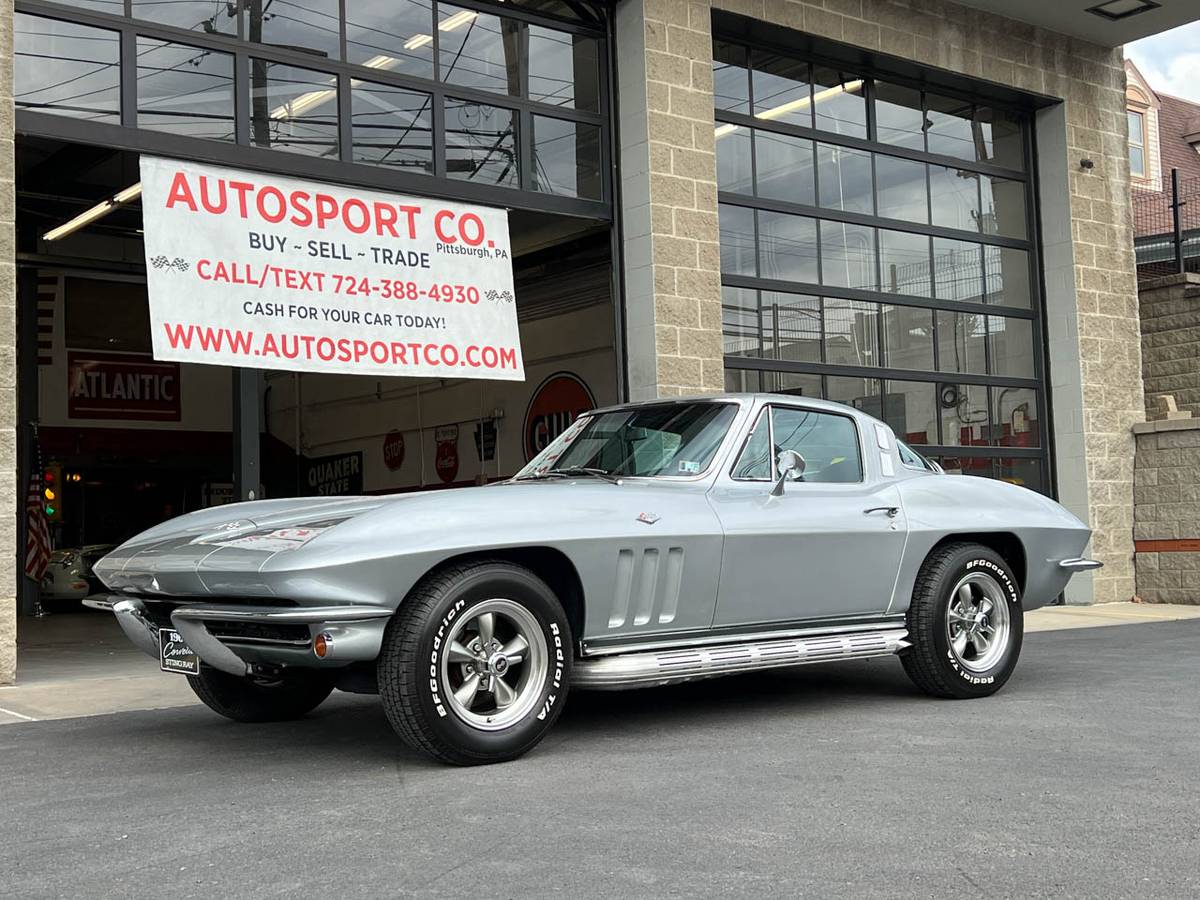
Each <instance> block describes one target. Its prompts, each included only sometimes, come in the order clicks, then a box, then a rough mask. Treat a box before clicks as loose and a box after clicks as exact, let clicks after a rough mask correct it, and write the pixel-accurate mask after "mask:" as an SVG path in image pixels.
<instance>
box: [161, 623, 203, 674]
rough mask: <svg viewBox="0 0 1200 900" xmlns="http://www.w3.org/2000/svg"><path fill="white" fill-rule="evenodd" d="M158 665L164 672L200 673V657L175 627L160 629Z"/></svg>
mask: <svg viewBox="0 0 1200 900" xmlns="http://www.w3.org/2000/svg"><path fill="white" fill-rule="evenodd" d="M158 667H159V668H160V669H162V670H163V671H164V672H179V673H181V674H183V675H199V674H200V657H199V656H197V655H196V651H194V650H193V649H192V648H191V647H189V646H188V645H187V642H186V641H184V639H183V636H182V635H181V634H180V633H179V632H178V631H176V630H175V629H174V628H160V629H158Z"/></svg>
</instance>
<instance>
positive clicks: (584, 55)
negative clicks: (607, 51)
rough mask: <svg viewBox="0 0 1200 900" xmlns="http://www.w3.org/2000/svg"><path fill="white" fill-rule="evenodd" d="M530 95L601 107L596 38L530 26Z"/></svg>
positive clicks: (580, 106)
mask: <svg viewBox="0 0 1200 900" xmlns="http://www.w3.org/2000/svg"><path fill="white" fill-rule="evenodd" d="M529 99H530V100H537V101H539V102H541V103H553V104H554V105H555V106H565V107H568V108H571V109H586V110H591V111H592V112H599V111H600V51H599V44H598V42H597V41H596V39H595V38H592V37H587V36H586V35H581V34H567V33H566V32H563V31H555V30H553V29H551V28H543V27H542V26H540V25H530V26H529Z"/></svg>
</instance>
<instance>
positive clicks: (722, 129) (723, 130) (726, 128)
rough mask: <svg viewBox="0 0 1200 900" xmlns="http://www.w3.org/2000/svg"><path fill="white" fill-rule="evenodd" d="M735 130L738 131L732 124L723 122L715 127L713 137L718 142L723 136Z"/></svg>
mask: <svg viewBox="0 0 1200 900" xmlns="http://www.w3.org/2000/svg"><path fill="white" fill-rule="evenodd" d="M737 130H738V127H737V126H736V125H734V124H733V123H732V122H725V123H724V124H722V125H718V126H717V130H716V132H715V133H714V137H716V139H717V140H718V141H719V140H720V139H721V138H723V137H725V135H727V134H730V133H731V132H734V131H737Z"/></svg>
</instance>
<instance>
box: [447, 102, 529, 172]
mask: <svg viewBox="0 0 1200 900" xmlns="http://www.w3.org/2000/svg"><path fill="white" fill-rule="evenodd" d="M515 125H516V119H515V117H514V115H513V112H512V110H510V109H504V108H502V107H499V106H488V105H486V104H483V103H475V102H474V101H471V100H457V99H455V98H453V97H447V98H446V174H447V175H449V176H450V177H451V178H461V179H463V180H464V181H477V182H481V183H483V184H498V185H502V186H505V187H516V186H517V184H518V178H517V139H516V133H515Z"/></svg>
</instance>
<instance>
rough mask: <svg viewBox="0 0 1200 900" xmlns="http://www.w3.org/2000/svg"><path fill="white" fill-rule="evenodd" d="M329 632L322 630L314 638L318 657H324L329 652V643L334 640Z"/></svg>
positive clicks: (314, 646) (314, 647)
mask: <svg viewBox="0 0 1200 900" xmlns="http://www.w3.org/2000/svg"><path fill="white" fill-rule="evenodd" d="M332 640H333V638H331V637H330V636H329V635H328V634H326V633H325V632H321V633H320V634H318V635H317V636H316V637H315V638H313V653H315V654H317V659H324V658H325V654H326V653H328V652H329V643H330V641H332Z"/></svg>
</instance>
